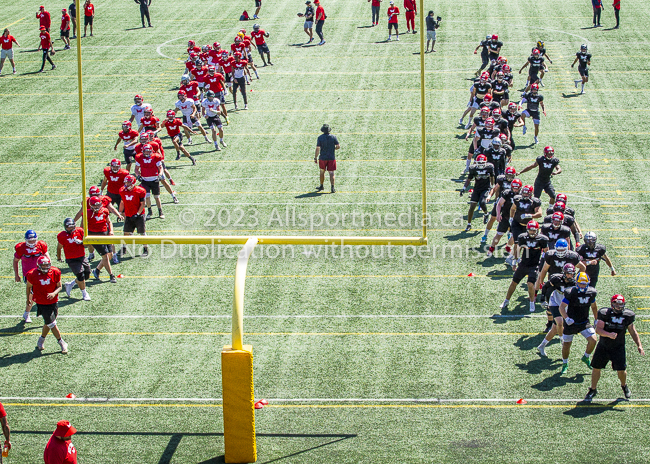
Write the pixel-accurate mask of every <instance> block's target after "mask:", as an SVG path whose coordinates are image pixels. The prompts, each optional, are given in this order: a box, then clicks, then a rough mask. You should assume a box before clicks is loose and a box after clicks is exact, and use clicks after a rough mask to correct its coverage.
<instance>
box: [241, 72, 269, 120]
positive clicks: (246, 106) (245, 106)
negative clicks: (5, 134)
mask: <svg viewBox="0 0 650 464" xmlns="http://www.w3.org/2000/svg"><path fill="white" fill-rule="evenodd" d="M269 64H270V63H269ZM244 109H245V110H247V109H248V105H244Z"/></svg>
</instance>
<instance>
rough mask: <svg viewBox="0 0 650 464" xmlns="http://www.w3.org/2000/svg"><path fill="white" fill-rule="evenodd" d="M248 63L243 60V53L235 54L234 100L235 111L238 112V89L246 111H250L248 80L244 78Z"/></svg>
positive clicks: (233, 71) (233, 70) (233, 64)
mask: <svg viewBox="0 0 650 464" xmlns="http://www.w3.org/2000/svg"><path fill="white" fill-rule="evenodd" d="M247 64H248V61H246V60H242V59H241V53H239V52H235V61H234V62H233V63H232V73H233V88H232V99H233V103H234V104H235V110H237V89H239V90H240V92H241V94H242V97H243V98H244V109H245V110H247V109H248V96H247V95H246V80H245V78H244V73H245V72H246V65H247Z"/></svg>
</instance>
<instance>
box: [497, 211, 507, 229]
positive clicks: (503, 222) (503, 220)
mask: <svg viewBox="0 0 650 464" xmlns="http://www.w3.org/2000/svg"><path fill="white" fill-rule="evenodd" d="M509 229H510V218H509V217H507V216H506V215H505V214H503V212H501V222H499V225H498V226H497V232H499V233H501V234H505V233H506V232H508V230H509Z"/></svg>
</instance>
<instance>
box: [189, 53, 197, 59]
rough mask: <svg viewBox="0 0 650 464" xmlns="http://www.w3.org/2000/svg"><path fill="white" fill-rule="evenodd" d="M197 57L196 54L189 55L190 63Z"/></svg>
mask: <svg viewBox="0 0 650 464" xmlns="http://www.w3.org/2000/svg"><path fill="white" fill-rule="evenodd" d="M197 56H198V55H197V54H196V53H190V59H191V60H192V61H194V60H196V58H197Z"/></svg>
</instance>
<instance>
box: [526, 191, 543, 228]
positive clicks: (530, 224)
mask: <svg viewBox="0 0 650 464" xmlns="http://www.w3.org/2000/svg"><path fill="white" fill-rule="evenodd" d="M524 188H525V187H524ZM526 230H527V231H528V235H530V236H531V237H535V236H537V234H538V233H539V223H538V222H537V221H528V224H526Z"/></svg>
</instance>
